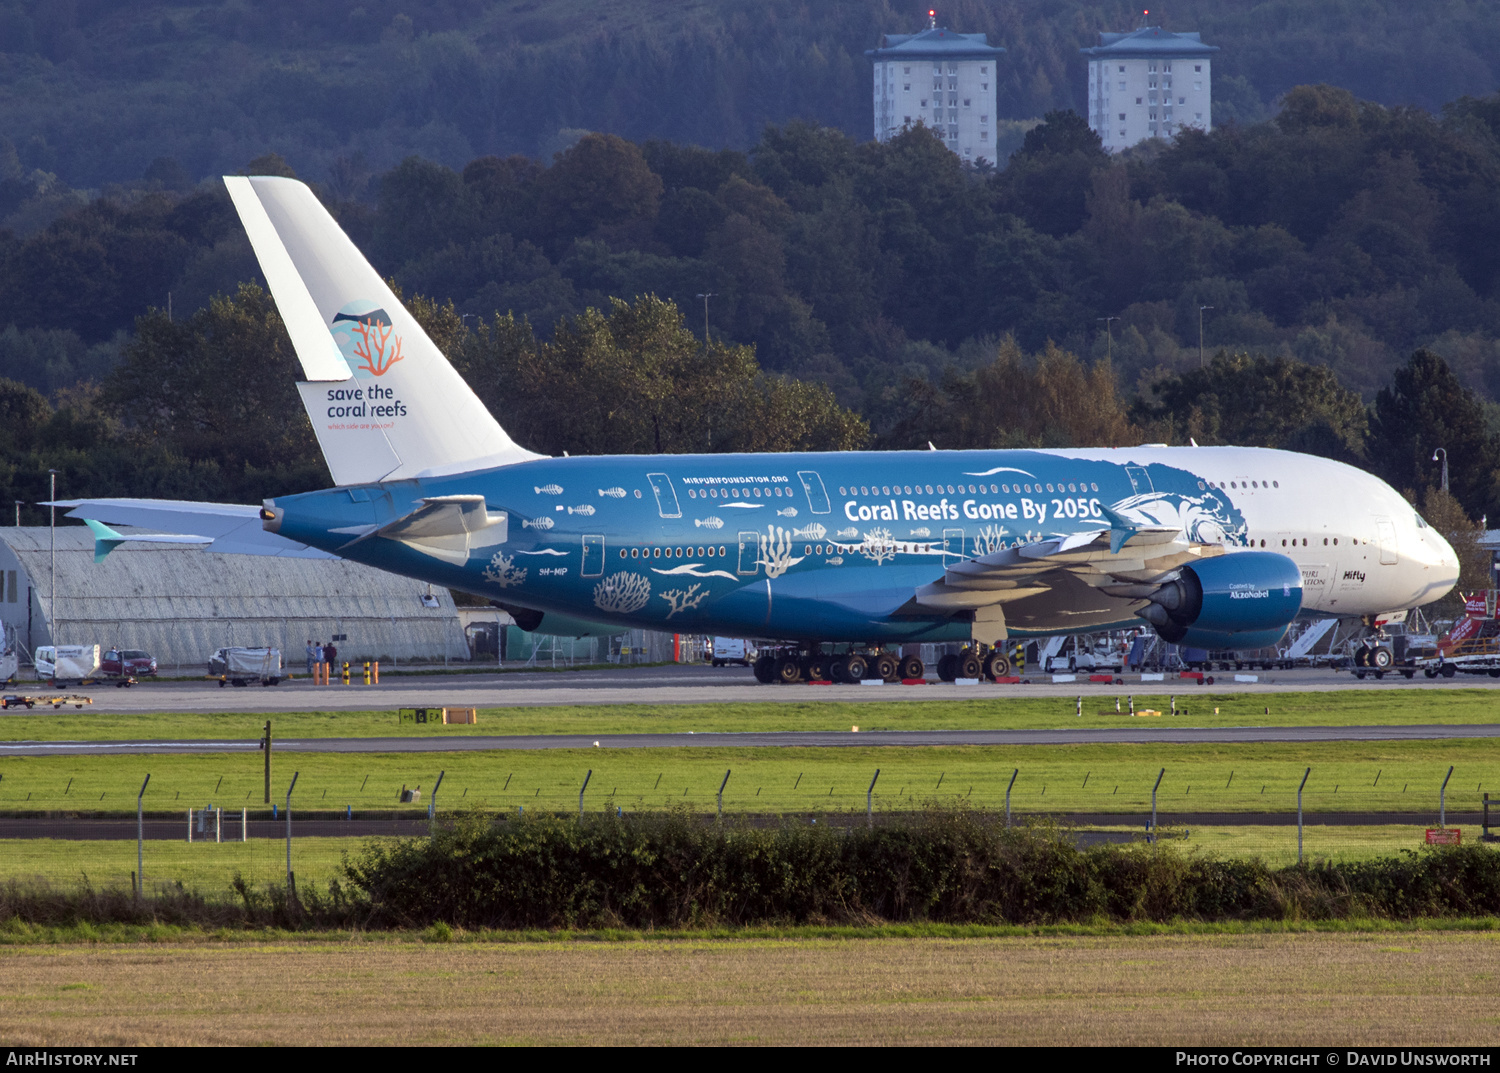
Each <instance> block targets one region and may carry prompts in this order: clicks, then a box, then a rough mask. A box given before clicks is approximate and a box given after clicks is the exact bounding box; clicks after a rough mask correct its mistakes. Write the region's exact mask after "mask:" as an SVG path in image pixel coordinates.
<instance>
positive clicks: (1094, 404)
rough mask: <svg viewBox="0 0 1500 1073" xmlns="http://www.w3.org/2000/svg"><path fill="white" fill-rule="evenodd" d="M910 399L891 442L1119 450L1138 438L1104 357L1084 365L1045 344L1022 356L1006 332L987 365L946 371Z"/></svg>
mask: <svg viewBox="0 0 1500 1073" xmlns="http://www.w3.org/2000/svg"><path fill="white" fill-rule="evenodd" d="M911 390H912V393H913V395H914V396H915V398H916V404H915V405H914V407H913V410H912V413H911V414H910V415H909V416H908V417H907V418H906V419H905V420H904V421H902V422H900V424H898V425H897V427H896V428H895V430H893V432H892V434H891V436H890V440H891V444H890V445H891V446H893V447H908V448H913V447H921V446H925V445H926V444H927V443H928V442H929V441H930V442H932V443H936V444H939V445H941V446H942V447H943V448H945V449H948V448H953V449H958V448H1005V447H1119V446H1124V445H1125V444H1129V443H1139V442H1140V434H1139V432H1138V431H1137V430H1136V429H1135V427H1134V426H1133V425H1132V424H1131V422H1130V419H1129V417H1128V415H1127V414H1126V412H1125V406H1124V404H1123V401H1122V400H1121V399H1120V396H1119V390H1118V387H1117V385H1116V383H1115V374H1114V370H1113V369H1112V368H1111V367H1110V364H1109V362H1108V361H1097V362H1095V363H1094V364H1092V365H1085V364H1084V363H1083V362H1081V361H1080V360H1079V359H1078V356H1077V355H1076V354H1073V353H1071V352H1069V351H1066V350H1062V349H1061V348H1059V347H1058V346H1056V345H1055V344H1053V343H1050V342H1049V343H1048V344H1047V345H1046V347H1045V348H1043V350H1042V352H1041V353H1040V354H1037V355H1035V356H1034V357H1028V356H1027V355H1026V354H1025V352H1023V351H1022V350H1021V348H1020V347H1019V346H1018V345H1017V344H1016V341H1015V340H1014V339H1012V338H1010V337H1008V336H1007V337H1006V338H1005V339H1004V340H1003V341H1002V342H1001V343H1000V344H999V346H998V347H996V349H995V355H994V358H993V360H992V361H990V362H989V363H988V364H986V365H983V366H981V367H979V368H978V369H975V370H974V371H973V372H971V373H958V372H956V371H955V370H952V369H950V370H949V371H948V373H947V375H946V376H945V377H944V378H943V382H942V386H941V388H940V389H937V390H934V389H932V388H930V387H927V386H926V385H923V384H921V383H920V382H918V383H914V384H913V385H912V386H911Z"/></svg>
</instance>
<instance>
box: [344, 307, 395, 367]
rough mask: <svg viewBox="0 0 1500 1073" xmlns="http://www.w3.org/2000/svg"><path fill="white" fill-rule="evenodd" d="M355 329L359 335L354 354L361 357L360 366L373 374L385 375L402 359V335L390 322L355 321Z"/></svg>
mask: <svg viewBox="0 0 1500 1073" xmlns="http://www.w3.org/2000/svg"><path fill="white" fill-rule="evenodd" d="M354 330H355V332H356V333H357V334H358V335H359V339H358V341H356V342H355V344H354V356H355V357H356V358H359V359H360V362H361V364H360V366H359V368H361V369H363V370H364V371H365V372H367V373H369V374H370V375H371V376H384V375H385V374H386V373H388V372H389V371H390V368H391V366H392V365H395V364H396V362H398V361H400V360H401V359H402V357H403V355H402V353H401V337H400V336H399V335H397V334H396V329H395V328H394V327H393V326H391V325H390V324H380V323H378V322H376V321H375V320H373V319H371V320H361V321H355V324H354Z"/></svg>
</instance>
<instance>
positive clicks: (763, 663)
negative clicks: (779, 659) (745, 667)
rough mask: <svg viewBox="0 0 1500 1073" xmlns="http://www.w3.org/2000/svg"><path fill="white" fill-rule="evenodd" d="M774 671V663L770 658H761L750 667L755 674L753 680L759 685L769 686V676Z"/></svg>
mask: <svg viewBox="0 0 1500 1073" xmlns="http://www.w3.org/2000/svg"><path fill="white" fill-rule="evenodd" d="M775 669H776V661H775V660H774V659H772V658H771V657H770V656H761V657H760V659H758V660H756V661H755V663H754V664H753V665H752V666H751V670H753V671H754V672H755V680H756V681H757V682H759V683H760V684H761V685H770V684H771V676H772V675H773V674H774V673H775Z"/></svg>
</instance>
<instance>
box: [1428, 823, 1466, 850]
mask: <svg viewBox="0 0 1500 1073" xmlns="http://www.w3.org/2000/svg"><path fill="white" fill-rule="evenodd" d="M1460 836H1461V832H1460V831H1459V829H1458V828H1457V827H1429V828H1427V844H1428V845H1429V846H1456V845H1458V842H1459V838H1460Z"/></svg>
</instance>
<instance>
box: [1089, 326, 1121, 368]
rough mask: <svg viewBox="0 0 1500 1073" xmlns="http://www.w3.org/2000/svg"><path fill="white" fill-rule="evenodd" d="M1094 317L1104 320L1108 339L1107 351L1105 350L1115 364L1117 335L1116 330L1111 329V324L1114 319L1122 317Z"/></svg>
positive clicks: (1105, 333)
mask: <svg viewBox="0 0 1500 1073" xmlns="http://www.w3.org/2000/svg"><path fill="white" fill-rule="evenodd" d="M1094 319H1095V320H1102V321H1103V322H1104V337H1105V338H1106V339H1107V340H1108V342H1106V343H1105V351H1104V352H1105V354H1106V355H1107V356H1108V357H1109V360H1110V363H1111V364H1113V363H1114V360H1115V336H1114V332H1113V331H1111V325H1112V324H1113V322H1114V321H1117V320H1119V319H1120V318H1119V317H1095V318H1094Z"/></svg>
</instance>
